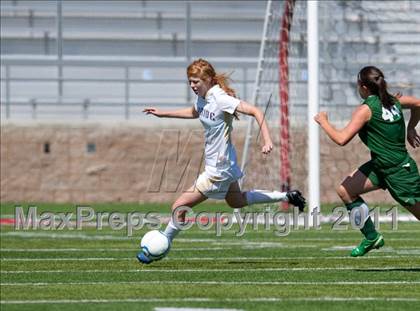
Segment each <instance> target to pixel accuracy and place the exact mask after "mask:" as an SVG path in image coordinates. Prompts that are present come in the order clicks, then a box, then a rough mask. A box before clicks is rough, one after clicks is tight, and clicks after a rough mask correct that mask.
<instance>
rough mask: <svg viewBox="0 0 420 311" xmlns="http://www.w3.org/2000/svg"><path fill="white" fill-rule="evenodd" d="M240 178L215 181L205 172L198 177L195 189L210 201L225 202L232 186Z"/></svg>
mask: <svg viewBox="0 0 420 311" xmlns="http://www.w3.org/2000/svg"><path fill="white" fill-rule="evenodd" d="M241 177H242V174H241V175H240V176H235V177H230V178H228V179H224V180H220V181H219V180H215V179H213V178H210V177H209V175H208V174H207V173H206V172H205V171H204V172H202V173H201V174H200V176H198V178H197V180H196V182H195V188H196V189H197V190H198V191H200V192H201V193H202V194H203V195H205V196H206V197H208V198H210V199H217V200H224V199H225V197H226V194H227V192H228V190H229V187H230V184H231V183H233V182H235V181H237V180H238V179H239V178H241Z"/></svg>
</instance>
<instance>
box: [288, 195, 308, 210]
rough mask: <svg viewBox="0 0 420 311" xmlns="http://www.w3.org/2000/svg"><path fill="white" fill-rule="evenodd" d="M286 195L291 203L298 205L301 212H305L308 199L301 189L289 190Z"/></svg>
mask: <svg viewBox="0 0 420 311" xmlns="http://www.w3.org/2000/svg"><path fill="white" fill-rule="evenodd" d="M286 196H287V200H288V202H289V203H291V204H293V205H294V206H297V207H298V208H299V212H303V210H304V208H305V203H306V200H305V198H304V197H303V196H302V193H300V191H299V190H291V191H287V193H286Z"/></svg>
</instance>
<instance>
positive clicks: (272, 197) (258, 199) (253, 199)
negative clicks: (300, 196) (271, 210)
mask: <svg viewBox="0 0 420 311" xmlns="http://www.w3.org/2000/svg"><path fill="white" fill-rule="evenodd" d="M286 193H287V192H280V191H267V190H251V191H247V192H246V200H247V202H248V205H252V204H255V203H257V204H258V203H274V202H279V201H285V202H287V201H288V199H287V196H286Z"/></svg>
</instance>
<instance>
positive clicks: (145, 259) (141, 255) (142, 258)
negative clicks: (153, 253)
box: [137, 249, 153, 265]
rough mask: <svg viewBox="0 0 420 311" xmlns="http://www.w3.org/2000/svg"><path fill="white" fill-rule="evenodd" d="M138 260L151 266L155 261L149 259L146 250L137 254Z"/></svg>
mask: <svg viewBox="0 0 420 311" xmlns="http://www.w3.org/2000/svg"><path fill="white" fill-rule="evenodd" d="M137 259H138V260H139V261H140V262H141V263H143V264H146V265H147V264H149V263H151V262H152V261H153V260H152V259H150V258H149V257H147V255H146V253H145V252H144V250H143V249H142V250H141V251H140V252H139V253H138V254H137Z"/></svg>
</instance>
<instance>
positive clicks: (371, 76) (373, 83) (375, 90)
mask: <svg viewBox="0 0 420 311" xmlns="http://www.w3.org/2000/svg"><path fill="white" fill-rule="evenodd" d="M358 80H359V83H360V84H361V85H362V86H365V87H366V88H367V89H368V90H369V92H370V93H371V94H373V95H377V96H378V97H379V99H380V100H381V103H382V106H384V107H385V108H387V109H390V108H391V107H392V106H393V105H394V103H395V98H394V97H393V96H392V95H391V94H389V93H388V90H387V84H386V81H385V77H384V74H383V73H382V71H381V70H379V69H378V68H376V67H374V66H367V67H364V68H363V69H362V70H360V72H359V75H358Z"/></svg>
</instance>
